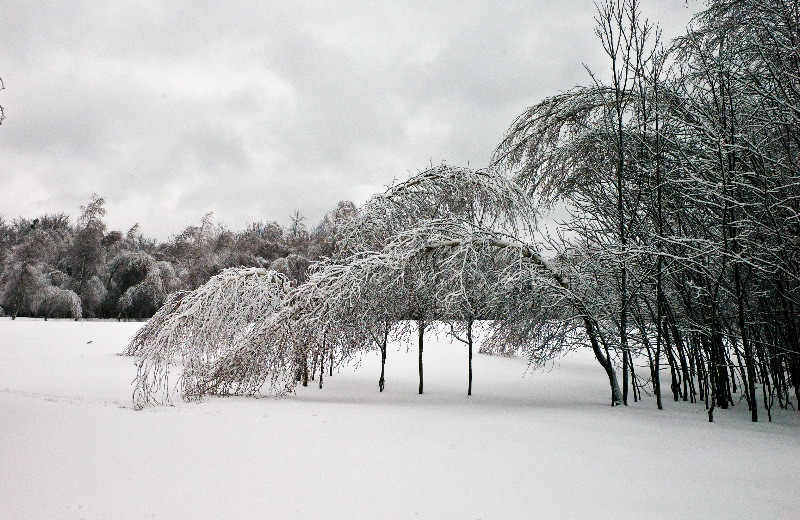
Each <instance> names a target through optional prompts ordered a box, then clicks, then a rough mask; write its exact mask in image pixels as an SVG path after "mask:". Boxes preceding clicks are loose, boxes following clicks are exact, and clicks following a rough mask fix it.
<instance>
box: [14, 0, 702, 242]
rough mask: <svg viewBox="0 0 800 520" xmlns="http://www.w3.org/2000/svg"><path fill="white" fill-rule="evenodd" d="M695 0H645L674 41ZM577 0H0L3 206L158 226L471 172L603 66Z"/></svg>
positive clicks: (589, 13) (307, 204) (323, 203)
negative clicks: (520, 122) (531, 111)
mask: <svg viewBox="0 0 800 520" xmlns="http://www.w3.org/2000/svg"><path fill="white" fill-rule="evenodd" d="M698 8H699V6H698V5H696V2H691V3H690V4H689V8H685V7H684V2H683V0H646V1H645V2H644V9H645V11H646V12H652V13H653V18H655V19H658V20H659V21H662V22H664V24H665V26H666V28H667V30H668V32H672V33H675V32H676V31H678V30H679V28H680V27H681V26H682V25H683V24H684V23H685V21H686V20H688V18H689V16H690V14H691V12H693V11H696V10H697V9H698ZM593 10H594V7H593V4H592V2H591V1H584V0H580V1H578V0H562V1H552V0H547V1H534V2H531V1H525V2H523V1H518V2H517V1H494V2H468V3H464V2H455V1H453V2H436V3H432V2H423V1H413V0H409V1H405V2H392V3H388V2H356V1H350V2H331V3H327V2H315V1H307V2H271V3H269V4H268V5H262V3H248V2H202V3H199V2H191V1H183V2H175V1H163V2H147V3H138V2H137V3H116V2H113V3H112V2H89V1H87V2H60V1H51V2H31V1H5V2H3V3H2V5H0V19H2V20H3V21H4V26H5V30H4V31H3V32H2V34H0V49H2V54H1V55H0V57H1V59H0V77H2V78H3V80H4V81H5V84H6V90H5V91H2V92H0V104H2V105H3V106H4V107H5V108H6V115H7V119H6V120H5V121H4V123H3V125H2V127H0V157H2V161H3V167H2V169H1V170H0V185H1V186H2V189H0V213H2V214H4V215H5V216H6V217H8V218H13V217H15V216H18V215H24V216H35V215H37V214H39V213H42V212H52V211H72V212H75V211H77V208H78V206H79V205H81V204H84V203H85V202H86V200H87V199H88V197H89V195H90V194H91V192H92V191H95V192H97V193H99V194H101V195H103V196H105V197H106V199H107V206H108V209H109V214H108V221H109V224H110V225H111V226H112V227H115V228H120V229H126V228H127V227H130V226H131V225H133V224H134V223H135V222H140V223H141V225H142V229H143V231H144V232H145V233H146V234H149V235H155V236H158V237H160V238H166V236H167V235H168V234H170V233H173V232H178V231H180V230H181V229H182V228H183V227H185V226H186V225H189V224H191V223H196V222H198V221H199V220H200V218H201V217H202V215H203V214H204V213H205V212H207V211H214V212H215V213H216V215H217V218H218V219H220V220H222V221H224V222H227V223H228V224H229V225H231V226H232V227H241V226H243V225H244V224H245V223H246V222H248V221H255V220H261V219H277V220H279V221H283V222H286V221H287V220H288V215H289V214H290V213H291V212H292V211H293V210H294V209H299V210H300V211H302V212H303V213H305V214H306V215H307V216H308V217H309V220H310V221H314V220H316V219H317V218H319V217H320V216H321V215H322V214H323V213H324V212H325V211H327V210H328V209H330V208H332V207H333V206H334V205H335V204H336V202H337V201H339V200H341V199H352V200H355V201H356V202H361V201H363V200H364V198H366V197H367V196H368V195H369V194H371V193H373V192H375V191H379V190H381V189H383V187H384V186H385V185H387V184H388V183H389V182H391V180H392V179H393V178H395V177H397V178H403V177H405V176H406V175H408V173H409V172H414V171H417V170H419V169H422V168H424V167H426V166H427V165H428V164H429V163H431V162H433V163H439V162H441V161H442V160H446V161H447V162H449V163H453V164H467V163H470V164H471V165H472V166H476V167H479V166H483V165H485V164H486V162H487V161H488V159H489V156H490V154H491V151H492V149H493V148H494V146H495V145H496V144H497V142H499V140H500V138H501V137H502V134H503V131H504V130H505V129H506V128H507V126H508V125H509V124H510V123H511V121H512V120H513V118H514V117H515V116H516V115H517V114H519V113H520V112H521V111H522V110H523V109H524V108H525V107H526V106H528V105H530V104H533V103H535V102H536V101H538V100H540V99H541V98H543V97H545V96H547V95H551V94H554V93H556V92H558V91H560V90H565V89H568V88H571V87H573V86H574V85H576V84H578V83H586V82H587V81H588V79H587V76H586V73H585V71H584V69H583V66H582V63H588V64H589V65H591V66H592V67H595V66H602V63H603V62H602V60H601V56H600V55H599V53H598V49H597V45H596V44H595V42H594V35H593V34H592V27H593V20H592V18H593Z"/></svg>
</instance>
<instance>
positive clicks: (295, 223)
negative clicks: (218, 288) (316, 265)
mask: <svg viewBox="0 0 800 520" xmlns="http://www.w3.org/2000/svg"><path fill="white" fill-rule="evenodd" d="M354 212H355V206H354V205H353V203H352V202H340V203H339V204H338V206H337V207H336V208H335V209H333V210H332V211H330V212H329V213H328V214H326V215H325V216H324V217H323V218H322V220H321V221H320V222H318V223H317V224H316V225H314V226H313V227H311V228H310V229H309V227H307V226H306V223H305V218H304V217H303V216H302V215H301V214H300V213H299V212H295V213H294V215H292V219H291V223H290V224H289V226H286V227H285V226H281V225H280V224H278V223H277V222H274V221H268V222H255V223H252V224H249V225H247V227H246V228H245V229H244V230H241V231H233V230H230V229H228V228H227V227H226V226H225V225H224V224H222V223H218V222H215V221H214V218H213V214H212V213H208V214H206V215H205V216H204V217H203V219H202V221H201V222H200V223H199V224H198V225H195V226H189V227H187V228H186V229H184V230H183V231H181V232H180V233H178V234H176V235H174V236H172V237H171V238H170V239H168V240H167V241H166V242H158V241H157V240H154V239H152V238H148V237H145V236H144V235H143V234H142V232H141V230H140V228H139V225H138V224H137V225H135V226H133V227H132V228H131V229H129V230H128V231H127V232H124V233H123V232H122V231H117V230H108V229H107V226H106V223H105V221H104V217H105V214H106V208H105V200H104V199H103V198H102V197H100V196H98V195H96V194H95V195H93V196H92V198H91V200H90V201H89V202H88V203H87V204H86V205H85V206H81V208H80V215H79V217H78V219H77V221H76V222H74V223H73V222H72V221H71V219H70V217H69V216H68V215H67V214H65V213H53V214H45V215H41V216H39V217H38V218H34V219H28V218H21V217H20V218H16V219H13V220H11V221H7V220H6V219H5V218H4V217H2V216H0V316H3V315H9V316H11V317H12V318H16V317H17V316H29V317H42V318H74V319H77V318H120V319H131V318H132V319H145V318H149V317H151V316H152V315H153V314H154V313H155V312H156V311H157V310H158V309H159V308H160V307H161V305H162V304H163V303H164V300H165V298H166V297H167V296H168V295H169V294H170V293H172V292H175V291H178V290H193V289H196V288H197V287H199V286H201V285H202V284H204V283H205V282H206V281H208V279H209V278H211V277H212V276H214V275H215V274H217V273H219V272H220V271H222V270H223V269H225V268H226V267H264V268H270V269H273V270H275V271H278V272H280V273H283V274H285V275H286V276H287V277H288V278H289V279H290V280H295V281H297V282H302V281H304V280H305V277H306V272H307V269H308V266H309V265H310V264H311V263H312V262H313V261H315V260H318V259H320V258H322V257H324V256H326V255H329V254H330V253H331V252H332V251H333V250H334V248H335V238H334V236H335V229H336V226H337V222H340V221H342V219H345V218H347V217H348V216H349V215H352V214H353V213H354Z"/></svg>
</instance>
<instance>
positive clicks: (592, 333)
mask: <svg viewBox="0 0 800 520" xmlns="http://www.w3.org/2000/svg"><path fill="white" fill-rule="evenodd" d="M583 325H584V327H585V328H586V335H587V336H589V342H590V343H591V344H592V350H593V351H594V356H595V357H596V358H597V361H598V362H599V363H600V366H602V367H603V369H604V370H605V371H606V375H607V376H608V383H609V384H610V385H611V406H619V405H621V404H622V392H621V391H620V389H619V382H618V381H617V373H616V371H615V370H614V365H613V364H612V363H611V359H610V358H609V357H607V356H606V355H605V354H603V349H601V348H600V343H599V342H598V341H597V331H596V330H595V328H594V324H593V323H592V320H591V319H590V318H588V317H587V316H584V317H583Z"/></svg>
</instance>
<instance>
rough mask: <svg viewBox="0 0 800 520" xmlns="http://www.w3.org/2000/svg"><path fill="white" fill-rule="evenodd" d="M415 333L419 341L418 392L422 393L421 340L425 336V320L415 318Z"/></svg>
mask: <svg viewBox="0 0 800 520" xmlns="http://www.w3.org/2000/svg"><path fill="white" fill-rule="evenodd" d="M417 333H418V336H419V337H418V342H419V393H420V394H422V387H423V385H422V347H423V344H424V342H423V340H424V336H425V321H424V320H417Z"/></svg>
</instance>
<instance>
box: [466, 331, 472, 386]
mask: <svg viewBox="0 0 800 520" xmlns="http://www.w3.org/2000/svg"><path fill="white" fill-rule="evenodd" d="M467 347H468V348H469V386H467V397H469V396H471V395H472V320H469V321H468V322H467Z"/></svg>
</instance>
